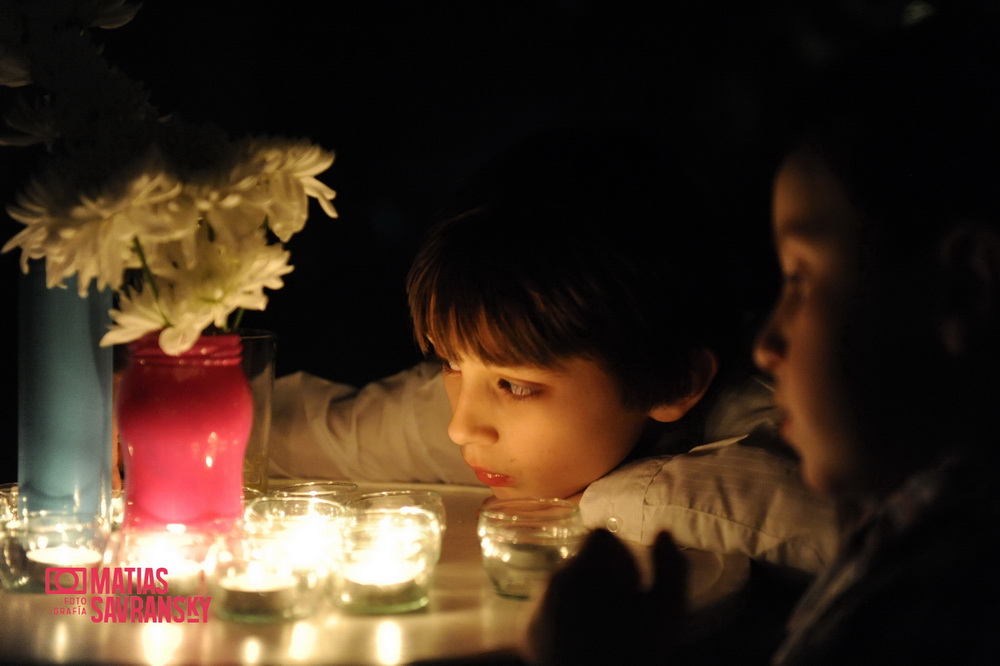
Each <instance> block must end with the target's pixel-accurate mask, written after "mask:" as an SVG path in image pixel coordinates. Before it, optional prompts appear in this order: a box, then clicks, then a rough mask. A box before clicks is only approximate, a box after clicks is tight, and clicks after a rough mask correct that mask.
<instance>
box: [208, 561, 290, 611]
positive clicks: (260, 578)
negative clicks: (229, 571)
mask: <svg viewBox="0 0 1000 666" xmlns="http://www.w3.org/2000/svg"><path fill="white" fill-rule="evenodd" d="M253 564H256V563H251V566H250V567H249V568H248V569H247V571H246V572H245V573H236V574H233V575H229V576H226V577H223V578H222V579H220V580H219V589H220V592H221V594H220V595H219V596H220V597H221V599H219V606H220V612H221V613H222V615H223V616H227V617H232V618H233V619H243V620H252V619H253V618H259V619H281V618H285V617H292V616H293V615H294V613H295V605H296V597H297V595H296V591H295V587H296V579H295V578H294V577H293V576H291V575H287V574H281V573H275V572H270V571H266V570H264V569H262V568H261V567H254V566H252V565H253Z"/></svg>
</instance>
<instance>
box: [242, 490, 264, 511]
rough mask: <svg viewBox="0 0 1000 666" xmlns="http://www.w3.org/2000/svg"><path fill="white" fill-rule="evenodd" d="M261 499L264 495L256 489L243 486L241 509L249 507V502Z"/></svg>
mask: <svg viewBox="0 0 1000 666" xmlns="http://www.w3.org/2000/svg"><path fill="white" fill-rule="evenodd" d="M261 497H264V493H263V492H261V491H260V490H257V489H256V488H251V487H250V486H244V487H243V508H244V509H245V508H246V507H247V506H249V504H250V502H252V501H254V500H255V499H260V498H261Z"/></svg>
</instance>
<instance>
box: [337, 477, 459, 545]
mask: <svg viewBox="0 0 1000 666" xmlns="http://www.w3.org/2000/svg"><path fill="white" fill-rule="evenodd" d="M346 508H347V511H348V513H359V512H364V511H397V512H399V513H402V514H420V513H424V514H428V515H429V516H431V518H432V519H433V524H434V525H435V526H436V527H437V529H438V530H439V531H440V534H439V535H437V537H436V538H435V539H434V541H435V542H436V543H437V544H438V549H437V551H436V552H435V553H434V561H435V562H437V561H438V559H440V556H441V548H440V545H441V543H442V541H443V537H444V530H445V527H446V526H447V519H446V515H445V511H444V499H443V498H442V497H441V494H440V493H436V492H434V491H432V490H385V491H381V492H372V493H365V494H363V495H360V496H359V497H357V498H355V499H353V500H351V501H349V502H348V503H347V504H346Z"/></svg>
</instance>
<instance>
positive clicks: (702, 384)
mask: <svg viewBox="0 0 1000 666" xmlns="http://www.w3.org/2000/svg"><path fill="white" fill-rule="evenodd" d="M718 369H719V363H718V361H717V360H716V358H715V354H714V353H712V351H711V350H709V349H699V350H698V351H697V352H695V357H694V363H692V364H691V390H690V391H689V392H688V394H687V395H684V396H681V397H680V398H677V399H676V400H672V401H670V402H665V403H662V404H659V405H656V406H655V407H653V408H652V409H651V410H649V416H650V417H651V418H652V419H653V420H655V421H660V422H662V423H669V422H671V421H676V420H678V419H679V418H681V417H682V416H684V415H685V414H687V413H688V412H689V411H690V410H691V408H692V407H694V406H695V405H697V404H698V403H699V402H700V401H701V399H702V398H703V397H704V396H705V392H706V391H708V387H709V386H711V385H712V380H713V379H715V373H716V372H717V371H718Z"/></svg>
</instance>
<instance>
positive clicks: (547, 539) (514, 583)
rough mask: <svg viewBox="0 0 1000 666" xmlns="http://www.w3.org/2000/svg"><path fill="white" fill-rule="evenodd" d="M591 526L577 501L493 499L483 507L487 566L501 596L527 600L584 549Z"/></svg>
mask: <svg viewBox="0 0 1000 666" xmlns="http://www.w3.org/2000/svg"><path fill="white" fill-rule="evenodd" d="M586 532H587V530H586V528H585V527H584V526H583V519H582V518H581V517H580V510H579V508H578V507H577V505H576V504H574V503H573V502H568V501H566V500H558V499H510V500H495V501H493V502H491V503H489V504H488V505H487V506H485V507H484V508H483V509H482V510H480V512H479V522H478V526H477V533H478V535H479V544H480V548H481V550H482V555H483V567H484V568H485V570H486V574H487V576H488V577H489V579H490V581H491V582H492V583H493V588H494V589H495V590H496V591H497V593H499V594H500V595H502V596H505V597H513V598H517V599H527V598H529V597H532V596H536V595H537V594H539V593H540V592H541V591H542V590H543V589H544V588H545V585H547V584H548V580H549V577H550V576H551V575H552V573H553V572H554V571H555V570H556V569H558V568H559V567H560V566H561V565H562V564H563V563H564V562H565V561H566V560H568V559H569V558H571V557H572V556H573V555H575V554H576V552H577V551H578V550H579V548H580V544H581V542H582V541H583V537H584V536H585V534H586Z"/></svg>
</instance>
